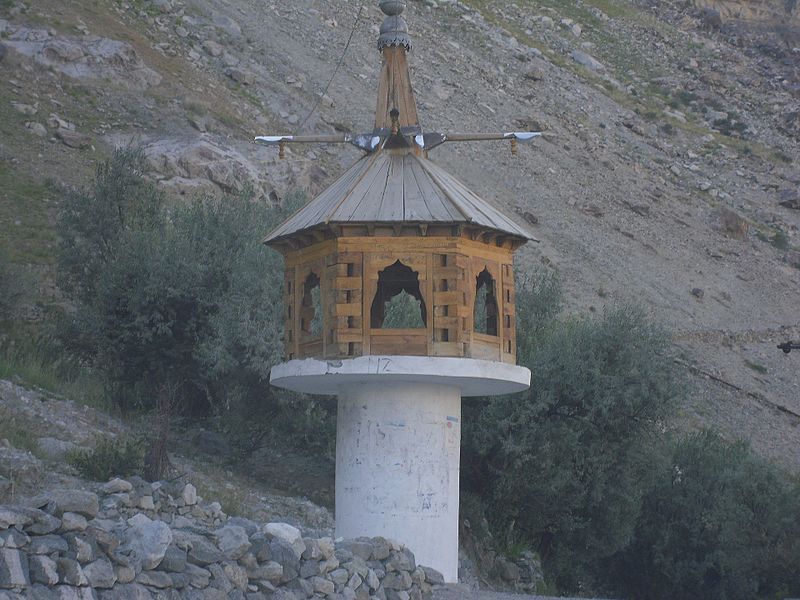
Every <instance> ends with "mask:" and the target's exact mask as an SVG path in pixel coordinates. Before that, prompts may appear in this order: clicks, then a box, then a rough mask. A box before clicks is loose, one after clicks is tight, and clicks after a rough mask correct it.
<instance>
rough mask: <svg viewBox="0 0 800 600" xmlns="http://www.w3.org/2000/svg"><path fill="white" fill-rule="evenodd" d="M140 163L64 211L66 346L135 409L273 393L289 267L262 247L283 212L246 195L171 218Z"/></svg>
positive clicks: (104, 177) (205, 404) (109, 169)
mask: <svg viewBox="0 0 800 600" xmlns="http://www.w3.org/2000/svg"><path fill="white" fill-rule="evenodd" d="M141 161H142V157H141V154H140V153H139V152H137V151H130V150H123V151H117V152H116V153H115V154H114V156H113V157H112V158H111V159H110V160H109V161H108V162H107V163H106V164H104V165H103V166H101V167H100V169H98V174H97V181H96V184H95V186H94V188H93V189H92V190H89V191H84V192H73V193H72V194H70V195H69V196H68V198H67V200H66V202H65V207H64V210H63V212H62V217H61V220H60V224H59V225H60V233H61V236H62V239H63V243H62V245H61V251H60V261H59V264H60V266H61V272H62V275H63V278H62V282H63V288H64V289H65V290H66V291H67V292H68V293H69V294H70V296H71V298H72V300H73V302H74V303H75V312H74V314H72V315H71V316H70V318H69V322H68V324H67V327H65V328H64V332H63V336H64V338H65V340H66V341H67V342H68V344H69V345H70V347H71V348H72V349H73V350H75V351H76V352H78V353H80V354H81V356H83V357H84V359H85V360H87V361H89V362H91V364H93V365H94V366H95V367H96V368H98V369H99V370H100V371H101V372H102V373H103V374H104V375H105V376H106V378H107V381H108V382H109V384H110V386H111V387H112V388H113V390H114V393H115V394H116V397H117V399H118V401H119V402H120V403H121V404H123V405H126V406H130V405H132V404H137V403H138V404H140V405H141V406H143V407H145V408H147V407H150V406H153V405H154V404H155V402H156V400H155V399H156V398H157V397H158V396H159V394H162V395H163V390H164V389H166V388H167V387H168V388H169V389H170V390H173V391H175V390H177V391H176V392H175V393H177V395H178V396H179V397H180V398H181V399H182V401H183V406H184V408H189V409H190V410H194V411H203V410H206V409H208V408H209V407H210V406H212V405H214V404H215V403H220V402H230V401H231V399H237V398H239V399H241V398H243V397H246V396H255V395H258V394H262V393H264V391H265V389H266V388H267V387H268V374H269V370H270V368H271V366H272V365H273V364H274V363H275V362H276V361H277V360H279V357H280V355H281V343H282V342H281V338H282V325H283V320H282V317H281V315H282V296H281V294H282V292H281V287H282V276H281V273H282V268H281V262H280V257H279V256H278V255H277V254H276V253H275V252H273V251H271V250H269V249H267V248H265V247H264V246H263V245H261V244H260V239H261V238H262V237H263V235H264V233H265V232H266V231H268V230H269V229H270V228H271V227H272V226H273V225H275V224H276V223H277V222H278V219H280V218H281V217H282V215H281V214H280V213H279V211H278V210H276V209H273V208H270V207H268V206H266V205H263V204H260V203H258V202H255V201H252V200H251V199H250V198H249V197H247V196H238V197H237V196H232V197H226V198H224V199H212V198H205V199H199V200H195V201H194V202H191V203H190V204H188V205H180V206H176V207H173V208H172V209H170V210H168V209H167V207H166V205H165V203H164V199H163V198H162V196H161V194H160V193H159V191H158V190H157V189H156V188H155V187H154V186H153V185H152V184H151V183H149V182H148V181H147V180H145V179H144V178H143V176H142V174H141V166H142V165H141Z"/></svg>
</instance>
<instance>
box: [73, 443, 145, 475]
mask: <svg viewBox="0 0 800 600" xmlns="http://www.w3.org/2000/svg"><path fill="white" fill-rule="evenodd" d="M67 462H68V463H69V464H70V465H72V466H73V467H75V469H77V471H78V473H80V474H81V476H83V477H85V478H86V479H89V480H91V481H108V480H109V479H111V478H112V477H130V476H132V475H140V476H141V475H142V473H143V468H144V442H143V440H137V439H132V438H123V439H117V438H111V437H100V438H98V439H97V440H96V441H95V445H94V448H92V449H91V450H77V451H72V452H70V453H69V454H68V455H67Z"/></svg>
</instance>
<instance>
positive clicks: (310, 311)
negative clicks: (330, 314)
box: [300, 271, 322, 338]
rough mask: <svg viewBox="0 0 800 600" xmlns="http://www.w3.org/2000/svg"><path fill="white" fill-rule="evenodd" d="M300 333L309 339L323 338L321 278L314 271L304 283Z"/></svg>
mask: <svg viewBox="0 0 800 600" xmlns="http://www.w3.org/2000/svg"><path fill="white" fill-rule="evenodd" d="M300 331H302V332H303V333H304V334H305V335H306V336H307V337H312V338H315V337H321V336H322V295H321V291H320V286H319V276H318V275H317V274H316V273H314V272H313V271H312V272H311V273H309V274H308V277H306V280H305V281H304V282H303V299H302V300H301V302H300Z"/></svg>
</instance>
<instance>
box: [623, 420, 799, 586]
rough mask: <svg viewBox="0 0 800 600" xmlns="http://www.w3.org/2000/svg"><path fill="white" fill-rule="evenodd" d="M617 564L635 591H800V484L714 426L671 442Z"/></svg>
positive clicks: (624, 581) (626, 582)
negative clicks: (724, 436) (667, 458)
mask: <svg viewBox="0 0 800 600" xmlns="http://www.w3.org/2000/svg"><path fill="white" fill-rule="evenodd" d="M615 562H616V564H615V568H614V569H613V570H612V571H611V573H612V577H613V580H614V581H615V583H616V585H617V587H618V589H622V590H623V591H624V592H625V593H627V594H629V595H630V596H631V597H635V598H643V599H652V600H661V599H664V600H666V599H671V598H685V599H687V600H691V599H698V600H701V599H702V600H707V599H718V600H739V599H741V600H745V599H754V598H784V597H786V596H787V595H790V594H792V595H796V594H798V593H800V579H798V577H797V574H798V573H800V485H798V481H797V480H796V479H795V480H794V481H793V480H792V479H791V478H790V477H787V475H786V474H785V473H783V472H781V471H780V470H779V469H778V468H776V467H775V466H773V465H771V464H769V463H768V462H766V461H765V460H764V459H761V458H759V457H757V456H755V455H754V454H753V453H752V452H751V451H750V449H749V448H748V447H747V446H746V445H745V444H744V443H741V442H728V441H725V440H724V439H722V438H721V437H720V436H719V435H717V434H715V433H712V432H710V431H703V432H699V433H695V434H692V435H689V436H687V437H686V438H684V439H682V440H680V441H678V442H677V443H676V444H675V445H674V448H673V450H672V456H671V460H670V461H669V462H668V463H667V464H665V465H664V468H662V469H661V470H660V471H659V473H658V477H657V479H656V481H655V482H654V485H653V486H652V488H651V489H650V490H649V491H648V493H647V495H646V496H645V498H644V504H643V507H642V514H641V517H640V518H639V521H638V524H637V526H636V531H635V534H634V537H633V540H632V542H631V544H630V545H629V546H628V548H626V549H625V551H624V552H622V553H621V554H620V556H619V557H617V560H616V561H615Z"/></svg>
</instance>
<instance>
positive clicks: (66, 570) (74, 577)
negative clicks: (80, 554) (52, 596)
mask: <svg viewBox="0 0 800 600" xmlns="http://www.w3.org/2000/svg"><path fill="white" fill-rule="evenodd" d="M56 565H57V568H58V577H59V579H60V581H61V582H62V583H66V584H68V585H74V586H86V585H89V580H88V579H86V575H84V573H83V568H82V567H81V565H80V563H79V562H78V561H77V560H74V559H72V558H66V557H62V558H59V559H58V560H56Z"/></svg>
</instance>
